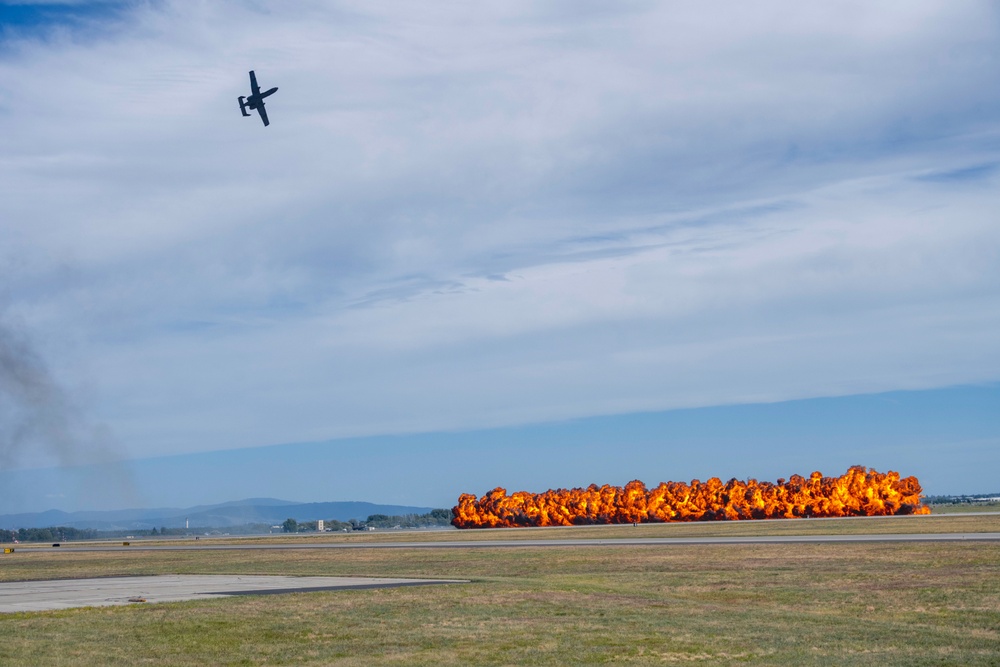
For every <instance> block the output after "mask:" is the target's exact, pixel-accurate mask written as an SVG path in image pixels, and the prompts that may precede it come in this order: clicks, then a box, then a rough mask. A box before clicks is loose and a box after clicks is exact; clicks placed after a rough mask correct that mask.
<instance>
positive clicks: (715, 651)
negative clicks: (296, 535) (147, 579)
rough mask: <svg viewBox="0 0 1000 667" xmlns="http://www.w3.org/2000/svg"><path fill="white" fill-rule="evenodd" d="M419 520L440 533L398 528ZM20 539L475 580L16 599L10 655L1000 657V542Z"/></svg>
mask: <svg viewBox="0 0 1000 667" xmlns="http://www.w3.org/2000/svg"><path fill="white" fill-rule="evenodd" d="M932 518H934V519H935V521H934V522H930V521H929V519H932ZM998 523H1000V517H997V516H955V517H909V518H904V519H888V520H875V521H865V520H855V521H823V522H821V521H787V522H777V521H772V522H759V523H758V522H745V523H741V524H724V525H722V526H720V525H714V526H706V525H705V524H699V525H695V526H676V525H671V526H640V527H639V528H633V527H631V526H619V527H608V528H605V527H600V528H581V529H552V530H543V531H519V530H512V531H503V532H502V533H498V532H495V531H489V532H471V533H470V532H467V531H463V532H458V531H452V532H448V533H444V534H443V535H445V536H446V537H447V538H448V539H469V540H478V539H482V537H483V536H490V537H491V538H492V539H498V538H500V537H503V538H509V537H516V536H517V535H525V534H530V536H532V537H536V538H537V537H546V538H549V537H557V536H560V535H567V536H573V537H579V536H584V535H586V534H590V533H592V532H593V531H597V533H598V534H599V535H600V536H602V537H611V536H616V537H617V536H623V535H627V536H631V535H634V534H641V535H643V536H646V535H649V536H652V535H654V534H655V533H656V531H666V532H667V533H668V534H666V535H663V536H670V535H671V534H676V535H678V536H680V535H681V534H685V535H687V534H689V533H688V531H691V530H695V531H697V530H705V531H707V533H713V532H714V531H718V530H723V531H725V530H736V531H750V532H749V533H742V532H741V533H740V534H765V533H768V532H769V531H775V530H779V531H785V530H799V531H802V530H808V531H818V532H829V533H836V532H844V531H847V532H855V531H862V530H864V528H863V526H864V525H866V524H867V526H868V530H869V531H893V532H920V531H919V530H917V529H916V528H915V527H918V526H924V527H928V526H934V525H935V524H937V529H938V530H941V531H942V532H949V531H950V530H951V529H952V528H954V529H955V530H957V531H958V532H981V531H996V530H997V525H998ZM788 524H798V526H788ZM944 524H947V526H946V525H944ZM820 525H825V526H826V527H825V529H819V528H817V526H820ZM859 526H862V527H859ZM900 526H903V527H904V528H900ZM674 528H677V529H679V530H677V531H676V532H674V533H671V532H670V530H669V529H674ZM753 531H758V532H756V533H755V532H753ZM618 533H623V535H619V534H618ZM415 535H416V536H419V537H420V539H427V540H435V539H441V538H440V535H442V534H436V533H418V534H413V533H409V534H407V538H408V539H415ZM398 537H399V536H397V535H391V534H390V535H385V536H382V537H379V536H370V535H367V536H364V537H363V539H397V538H398ZM359 538H362V536H353V535H345V536H337V537H336V538H335V539H359ZM323 539H326V538H323ZM20 546H21V545H18V547H19V548H18V550H17V552H16V553H15V554H10V555H7V556H4V557H3V559H2V560H0V578H2V579H5V580H14V579H41V578H53V577H84V576H101V575H111V574H156V573H205V574H209V573H230V574H239V573H243V574H316V575H320V574H321V575H370V576H407V577H445V578H464V579H471V580H472V583H470V584H463V585H452V586H440V587H418V588H403V589H382V590H364V591H336V592H318V593H305V594H290V595H278V596H251V597H237V598H231V599H221V600H209V601H198V602H183V603H170V604H156V605H147V606H142V605H137V606H131V607H105V608H91V609H76V610H69V611H58V612H37V613H28V614H5V615H0V637H3V641H2V642H0V664H3V665H37V664H46V665H91V664H92V665H98V664H100V665H113V664H121V665H133V664H149V665H206V664H210V665H252V664H268V665H372V664H375V665H386V664H393V665H401V664H416V665H530V664H538V665H570V664H599V663H622V664H670V663H701V664H712V665H716V664H749V665H761V664H801V665H831V664H833V665H871V664H879V665H1000V546H998V545H997V544H996V543H962V542H949V543H903V544H892V543H865V544H783V545H728V546H721V545H719V546H715V545H713V546H671V547H586V548H569V547H567V548H561V547H559V548H545V549H541V548H531V547H524V548H520V547H513V548H504V549H493V548H483V549H470V550H461V549H459V550H453V549H405V548H404V549H391V550H380V549H352V550H292V551H264V550H257V551H253V550H247V551H235V552H218V551H201V552H200V551H181V552H138V551H137V552H134V553H66V552H62V553H61V552H59V551H58V550H56V549H51V547H49V548H48V549H21V548H20Z"/></svg>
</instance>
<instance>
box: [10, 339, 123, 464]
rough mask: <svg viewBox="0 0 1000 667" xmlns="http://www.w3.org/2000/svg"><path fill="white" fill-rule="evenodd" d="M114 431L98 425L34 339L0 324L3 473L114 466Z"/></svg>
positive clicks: (115, 448) (115, 457)
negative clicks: (44, 466) (51, 466)
mask: <svg viewBox="0 0 1000 667" xmlns="http://www.w3.org/2000/svg"><path fill="white" fill-rule="evenodd" d="M116 450H117V447H116V446H115V443H114V439H113V437H112V435H111V432H110V429H108V428H107V427H106V426H104V425H99V424H92V423H90V422H89V420H88V419H87V418H86V416H85V414H84V412H83V410H82V409H81V408H80V407H79V405H77V403H76V401H74V400H73V398H72V396H71V394H70V393H69V392H68V391H67V390H66V389H65V388H64V387H63V386H61V385H60V384H59V382H57V381H56V379H55V377H54V376H53V374H52V372H51V371H50V370H49V368H48V366H47V365H46V363H45V361H44V360H43V359H42V357H41V355H40V354H39V353H38V351H37V350H36V349H35V347H34V346H33V345H32V344H31V341H30V340H29V338H28V336H27V335H25V334H24V333H22V332H20V331H18V330H17V329H16V328H15V327H14V326H12V325H11V324H10V322H9V321H7V322H5V321H2V320H0V472H2V471H7V470H10V469H11V468H16V467H19V466H20V465H23V464H25V463H28V464H31V465H36V464H38V463H40V462H47V463H53V462H54V463H55V464H57V465H58V466H60V467H70V466H80V465H85V464H91V463H108V462H111V461H113V460H114V459H117V458H120V457H118V456H115V454H116V453H117V451H116Z"/></svg>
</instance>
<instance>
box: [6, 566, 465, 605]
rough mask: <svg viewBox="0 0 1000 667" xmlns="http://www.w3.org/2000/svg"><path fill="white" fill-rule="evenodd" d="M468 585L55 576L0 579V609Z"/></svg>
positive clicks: (419, 581) (270, 578) (276, 578)
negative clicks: (62, 577)
mask: <svg viewBox="0 0 1000 667" xmlns="http://www.w3.org/2000/svg"><path fill="white" fill-rule="evenodd" d="M460 583H468V581H466V580H459V579H382V578H371V577H286V576H256V575H254V576H237V575H215V574H201V575H187V574H185V575H180V574H167V575H155V576H144V577H102V578H98V579H56V580H49V581H12V582H3V583H0V613H13V612H19V611H20V612H24V611H49V610H53V609H70V608H73V607H108V606H118V605H128V604H146V603H153V602H179V601H181V600H207V599H211V598H222V597H229V596H233V595H269V594H277V593H304V592H311V591H332V590H348V589H359V588H360V589H364V588H393V587H399V586H428V585H433V584H460Z"/></svg>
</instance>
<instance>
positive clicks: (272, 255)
mask: <svg viewBox="0 0 1000 667" xmlns="http://www.w3.org/2000/svg"><path fill="white" fill-rule="evenodd" d="M998 43H1000V8H998V6H997V5H996V3H993V2H988V1H986V2H974V1H970V2H964V3H950V2H944V1H942V2H922V3H912V2H905V1H899V2H882V3H868V2H863V1H858V2H854V1H850V2H848V1H833V2H828V3H822V4H802V3H796V2H792V1H790V0H789V1H782V2H768V1H765V2H760V3H754V4H753V5H752V6H747V5H744V4H743V3H722V2H706V3H698V4H696V5H693V4H689V3H681V2H627V1H625V2H618V3H612V4H608V3H598V2H589V1H587V0H583V1H580V0H572V1H570V0H563V1H554V2H547V3H537V2H516V1H515V2H509V1H504V2H481V3H475V4H470V3H461V2H455V1H447V2H445V1H440V2H429V3H407V2H402V1H399V2H360V1H358V2H319V1H316V2H309V1H303V2H297V3H277V2H265V1H263V0H260V1H256V2H250V1H244V2H228V1H226V0H218V1H213V2H208V1H198V0H150V1H148V2H146V1H142V0H129V1H116V0H105V1H102V2H96V1H92V2H85V1H78V2H74V1H72V0H66V1H64V2H47V3H38V2H24V1H13V2H12V1H10V0H0V201H2V202H3V203H2V206H0V480H2V481H3V484H0V488H2V489H4V490H0V513H3V507H4V506H6V507H7V508H9V509H11V511H29V510H44V509H49V508H52V507H56V508H59V509H67V510H69V509H100V508H110V507H120V506H130V507H131V506H153V505H163V504H169V505H175V506H184V505H190V504H198V503H204V502H223V501H227V500H233V499H236V498H239V497H261V496H276V497H283V498H287V499H291V500H302V501H319V500H367V501H371V502H393V503H400V504H407V503H412V504H414V505H425V506H450V504H452V503H453V502H454V498H456V497H457V494H458V493H461V492H473V493H477V494H482V493H484V492H486V491H487V490H489V489H491V488H493V487H494V486H504V487H506V488H509V489H510V490H517V489H522V488H523V489H527V490H534V491H542V490H545V489H547V488H552V487H557V486H586V485H587V484H590V483H591V482H596V483H603V482H608V483H624V482H626V481H629V480H630V479H636V478H638V479H642V480H644V481H646V482H647V483H652V484H655V483H657V482H659V481H665V480H686V479H690V478H692V477H698V478H701V479H705V478H708V477H711V476H719V477H722V478H723V479H727V478H729V477H738V478H747V477H757V478H760V479H771V480H773V479H776V478H777V477H787V476H788V475H789V474H792V473H800V474H808V473H809V472H811V470H813V469H821V470H822V471H823V472H825V473H827V474H840V473H842V472H843V471H844V470H845V469H846V468H847V467H848V466H849V465H855V464H861V465H867V466H870V467H875V468H877V469H880V470H884V469H889V468H891V469H896V470H899V471H900V472H901V473H903V474H904V475H908V474H915V475H917V476H918V477H919V478H920V480H921V482H922V483H923V486H924V488H925V490H926V491H927V492H929V493H976V492H992V491H995V490H997V488H1000V484H998V483H997V482H996V478H997V475H996V472H997V471H998V470H1000V416H998V415H1000V335H997V332H998V331H1000V261H998V260H1000V220H998V214H997V211H1000V188H998V186H1000V86H998V85H997V82H998V81H1000V76H998V75H1000V51H998V49H997V48H996V45H997V44H998ZM251 69H253V70H255V71H256V74H257V78H258V80H259V82H260V84H261V87H262V88H270V87H272V86H278V87H279V91H278V92H277V93H276V94H275V95H274V96H272V97H269V98H268V100H267V109H268V115H269V117H270V120H271V125H270V126H268V127H266V128H265V127H263V125H262V124H261V123H260V121H259V119H258V118H256V116H254V117H252V118H243V117H242V116H241V115H240V110H239V104H238V102H237V98H238V97H239V96H240V95H243V96H246V95H248V94H249V81H248V77H247V71H249V70H251ZM893 406H895V407H893ZM167 471H170V474H167Z"/></svg>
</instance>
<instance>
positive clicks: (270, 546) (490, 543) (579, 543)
mask: <svg viewBox="0 0 1000 667" xmlns="http://www.w3.org/2000/svg"><path fill="white" fill-rule="evenodd" d="M996 541H1000V533H902V534H897V535H891V534H889V535H886V534H864V535H764V536H744V537H636V538H609V539H572V538H570V539H520V540H448V541H440V542H377V541H371V542H303V543H298V544H297V543H294V542H281V543H266V542H248V543H244V544H190V543H188V544H177V545H173V544H150V545H143V544H141V543H133V544H132V545H131V546H127V547H126V546H105V545H88V546H84V545H80V546H62V547H59V548H60V549H61V550H62V551H66V552H95V551H109V552H114V551H246V550H257V549H265V550H298V549H492V548H518V547H522V548H523V547H531V548H556V547H616V546H621V547H631V546H647V547H671V546H688V545H712V544H801V543H844V542H996ZM49 548H51V547H49ZM38 549H39V547H32V548H30V551H36V550H38ZM25 551H29V550H28V549H26V550H25Z"/></svg>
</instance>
